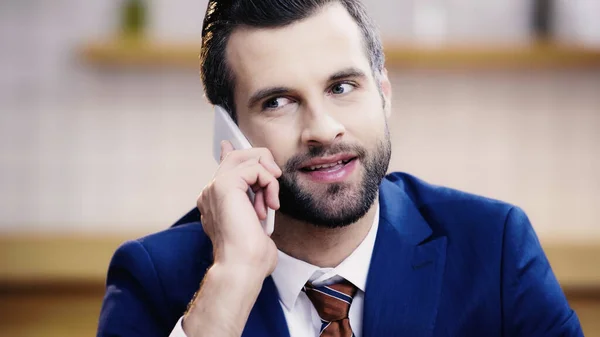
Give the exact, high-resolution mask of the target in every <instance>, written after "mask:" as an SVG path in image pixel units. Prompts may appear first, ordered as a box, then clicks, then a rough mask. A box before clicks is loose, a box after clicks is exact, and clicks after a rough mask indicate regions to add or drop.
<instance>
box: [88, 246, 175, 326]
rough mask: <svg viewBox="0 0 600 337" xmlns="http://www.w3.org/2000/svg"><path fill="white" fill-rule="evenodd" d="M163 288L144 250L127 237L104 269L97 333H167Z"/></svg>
mask: <svg viewBox="0 0 600 337" xmlns="http://www.w3.org/2000/svg"><path fill="white" fill-rule="evenodd" d="M165 308H166V302H165V297H164V291H163V289H162V286H161V284H160V280H159V278H158V276H157V273H156V270H155V268H154V264H153V263H152V260H151V258H150V256H149V255H148V252H147V250H146V249H145V248H144V246H143V245H142V244H141V243H140V242H139V241H129V242H127V243H125V244H124V245H122V246H121V247H120V248H119V249H118V250H117V251H116V252H115V254H114V256H113V258H112V260H111V262H110V266H109V269H108V275H107V280H106V293H105V296H104V301H103V303H102V309H101V312H100V319H99V323H98V331H97V336H98V337H136V336H140V337H141V336H144V337H154V336H156V337H159V336H165V337H166V336H169V333H170V332H171V330H172V329H173V326H170V327H169V326H168V325H167V324H168V323H166V322H165V314H164V313H163V311H164V310H165Z"/></svg>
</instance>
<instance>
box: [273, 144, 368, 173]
mask: <svg viewBox="0 0 600 337" xmlns="http://www.w3.org/2000/svg"><path fill="white" fill-rule="evenodd" d="M341 153H350V154H352V155H354V156H355V157H357V158H359V159H362V158H364V157H365V156H366V155H367V150H366V149H365V148H364V147H362V146H360V145H355V144H343V143H340V144H335V145H331V146H313V147H309V148H308V152H306V153H301V154H297V155H295V156H293V157H292V158H290V159H289V160H288V161H287V162H286V163H285V165H284V170H283V171H284V172H295V171H297V170H299V169H301V168H302V164H303V163H305V162H307V161H309V160H311V159H313V158H318V157H325V156H334V155H336V154H341Z"/></svg>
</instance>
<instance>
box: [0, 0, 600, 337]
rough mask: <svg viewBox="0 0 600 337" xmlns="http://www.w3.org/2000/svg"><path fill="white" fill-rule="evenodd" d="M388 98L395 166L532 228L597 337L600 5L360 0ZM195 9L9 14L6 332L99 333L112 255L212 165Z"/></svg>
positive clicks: (108, 5)
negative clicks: (379, 49)
mask: <svg viewBox="0 0 600 337" xmlns="http://www.w3.org/2000/svg"><path fill="white" fill-rule="evenodd" d="M365 3H366V5H367V7H368V8H369V9H370V11H371V13H372V15H373V16H374V18H375V20H376V21H377V22H378V24H379V26H380V28H381V32H382V35H383V37H384V40H385V49H386V54H387V67H388V69H389V71H390V77H391V79H392V84H393V89H394V102H393V108H394V109H393V110H394V115H393V117H392V120H391V122H390V127H391V133H392V137H393V151H394V152H393V158H392V163H391V167H390V170H393V171H405V172H409V173H412V174H415V175H417V176H419V177H420V178H422V179H425V180H427V181H429V182H431V183H435V184H442V185H447V186H450V187H454V188H458V189H462V190H466V191H469V192H473V193H478V194H482V195H485V196H488V197H492V198H496V199H501V200H505V201H508V202H511V203H513V204H516V205H519V206H520V207H522V208H523V209H524V210H525V211H526V212H527V214H528V215H529V217H530V219H531V221H532V223H533V225H534V227H535V229H536V231H537V233H538V235H539V237H540V240H541V242H542V244H543V246H544V248H545V250H546V253H547V255H548V258H549V259H550V262H551V264H552V266H553V268H554V271H555V273H556V275H557V276H558V278H559V280H560V282H561V284H562V286H563V288H564V289H565V292H566V293H567V295H568V297H569V300H570V302H571V305H572V306H573V307H574V309H576V311H577V312H578V314H579V316H580V319H581V321H582V324H583V327H584V330H585V333H586V336H600V322H599V321H598V317H600V215H599V213H598V208H599V207H600V20H598V15H600V0H503V1H478V0H365ZM205 9H206V0H195V1H192V0H153V1H142V0H94V1H85V2H84V1H76V0H53V1H41V0H29V1H16V0H7V1H2V2H0V46H2V47H1V48H0V74H1V75H0V336H10V337H13V336H14V337H22V336H63V337H64V336H86V335H94V334H95V329H96V324H97V319H98V313H99V309H100V304H101V301H102V295H103V292H104V277H105V273H106V268H107V266H108V262H109V260H110V257H111V255H112V253H113V252H114V250H115V249H116V247H118V245H119V244H121V243H122V242H124V241H125V240H129V239H135V238H137V237H140V236H142V235H147V234H149V233H152V232H156V231H159V230H162V229H165V228H167V227H168V226H169V225H170V224H172V223H173V222H175V221H176V220H177V219H178V218H179V217H180V216H182V215H183V214H184V213H185V212H187V211H188V210H190V209H191V208H193V207H194V205H195V199H196V197H197V195H198V193H199V192H200V190H201V189H202V187H203V186H204V185H205V184H206V183H208V181H209V180H210V178H211V176H212V174H213V171H214V169H215V168H216V163H214V162H213V159H212V156H211V146H212V144H211V141H212V130H211V128H212V124H211V123H212V109H211V106H210V105H209V104H208V103H207V101H206V99H205V98H204V97H203V92H202V85H201V82H200V79H199V76H198V65H197V63H198V52H199V45H200V32H201V26H202V20H203V17H204V12H205Z"/></svg>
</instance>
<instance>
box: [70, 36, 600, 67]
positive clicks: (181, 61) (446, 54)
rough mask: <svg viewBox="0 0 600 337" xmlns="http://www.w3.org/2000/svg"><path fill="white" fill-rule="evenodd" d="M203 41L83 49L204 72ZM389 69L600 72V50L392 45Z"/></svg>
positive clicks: (96, 60)
mask: <svg viewBox="0 0 600 337" xmlns="http://www.w3.org/2000/svg"><path fill="white" fill-rule="evenodd" d="M199 52H200V42H199V41H198V42H196V43H169V42H153V41H148V40H126V39H115V40H109V41H100V42H93V43H89V44H86V45H84V46H82V47H81V48H80V50H79V55H80V56H81V57H82V58H83V60H84V61H85V62H87V63H89V64H93V65H97V66H109V67H193V68H198V55H199ZM385 53H386V58H387V66H388V67H389V68H407V69H428V68H433V69H456V68H458V69H523V68H526V69H560V68H600V49H586V48H582V47H577V46H561V45H554V44H541V43H540V44H532V45H523V46H446V47H439V48H434V47H418V46H411V45H403V44H398V43H386V44H385Z"/></svg>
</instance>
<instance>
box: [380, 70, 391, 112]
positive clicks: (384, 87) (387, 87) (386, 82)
mask: <svg viewBox="0 0 600 337" xmlns="http://www.w3.org/2000/svg"><path fill="white" fill-rule="evenodd" d="M380 76H381V78H380V85H381V93H382V94H383V100H384V107H383V110H384V111H385V117H386V118H388V119H389V118H390V116H391V115H392V84H391V83H390V79H389V78H388V71H387V68H383V71H382V72H381V75H380Z"/></svg>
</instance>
